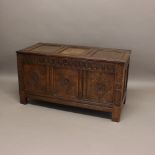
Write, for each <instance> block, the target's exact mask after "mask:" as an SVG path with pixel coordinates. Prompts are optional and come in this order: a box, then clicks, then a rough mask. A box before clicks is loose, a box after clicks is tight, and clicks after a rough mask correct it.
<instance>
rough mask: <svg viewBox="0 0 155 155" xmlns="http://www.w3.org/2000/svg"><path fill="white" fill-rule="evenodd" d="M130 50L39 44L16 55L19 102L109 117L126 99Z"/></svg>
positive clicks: (115, 116) (117, 116) (114, 115)
mask: <svg viewBox="0 0 155 155" xmlns="http://www.w3.org/2000/svg"><path fill="white" fill-rule="evenodd" d="M129 61H130V50H122V49H110V48H109V49H108V48H97V47H85V46H75V45H61V44H49V43H38V44H35V45H33V46H30V47H28V48H25V49H23V50H20V51H17V64H18V77H19V94H20V102H21V103H23V104H26V103H27V101H28V99H29V98H34V99H40V100H44V101H49V102H51V103H52V102H53V103H57V104H64V105H70V106H74V107H81V108H86V109H92V110H98V111H106V112H111V113H112V120H113V121H119V120H120V114H121V109H122V106H123V104H124V103H125V99H126V90H127V80H128V70H129Z"/></svg>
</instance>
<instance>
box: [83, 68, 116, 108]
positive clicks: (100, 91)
mask: <svg viewBox="0 0 155 155" xmlns="http://www.w3.org/2000/svg"><path fill="white" fill-rule="evenodd" d="M84 77H85V78H84V98H86V99H88V100H90V101H93V102H96V104H100V105H105V106H106V104H107V105H108V106H110V105H111V104H112V103H113V100H114V78H115V76H114V75H113V74H106V73H104V72H103V71H101V70H96V71H86V72H85V76H84Z"/></svg>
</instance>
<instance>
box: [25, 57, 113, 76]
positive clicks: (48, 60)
mask: <svg viewBox="0 0 155 155" xmlns="http://www.w3.org/2000/svg"><path fill="white" fill-rule="evenodd" d="M23 63H30V64H44V65H51V66H53V67H71V68H76V69H83V70H97V69H101V70H102V71H103V72H105V73H108V74H115V65H114V64H109V63H106V62H100V61H94V60H84V59H77V58H66V57H45V56H32V55H31V56H30V55H24V56H23Z"/></svg>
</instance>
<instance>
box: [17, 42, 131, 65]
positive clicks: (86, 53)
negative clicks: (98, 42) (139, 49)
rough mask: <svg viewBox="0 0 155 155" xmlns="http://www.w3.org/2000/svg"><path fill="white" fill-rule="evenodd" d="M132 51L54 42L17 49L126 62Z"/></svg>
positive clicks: (41, 53)
mask: <svg viewBox="0 0 155 155" xmlns="http://www.w3.org/2000/svg"><path fill="white" fill-rule="evenodd" d="M130 52H131V51H130V50H123V49H112V48H97V47H86V46H75V45H63V44H52V43H38V44H35V45H33V46H30V47H28V48H25V49H23V50H20V51H17V53H23V54H36V55H48V56H60V57H71V58H82V59H91V60H103V61H110V62H122V63H125V62H127V61H128V60H129V57H130Z"/></svg>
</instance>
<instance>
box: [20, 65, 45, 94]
mask: <svg viewBox="0 0 155 155" xmlns="http://www.w3.org/2000/svg"><path fill="white" fill-rule="evenodd" d="M23 81H24V89H25V90H27V91H32V92H34V93H35V92H43V93H45V92H46V88H47V70H46V66H45V65H33V64H23Z"/></svg>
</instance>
